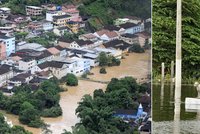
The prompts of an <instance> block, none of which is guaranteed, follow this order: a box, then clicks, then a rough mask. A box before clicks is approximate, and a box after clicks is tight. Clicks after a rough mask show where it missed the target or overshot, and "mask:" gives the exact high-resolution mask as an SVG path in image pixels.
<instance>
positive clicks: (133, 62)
mask: <svg viewBox="0 0 200 134" xmlns="http://www.w3.org/2000/svg"><path fill="white" fill-rule="evenodd" d="M149 53H150V52H146V53H145V54H138V53H131V54H129V56H125V59H122V60H121V65H120V66H114V67H107V68H106V71H107V74H100V73H99V70H100V67H96V68H94V69H92V71H91V72H92V73H94V75H90V76H88V77H89V78H90V79H93V80H99V81H110V80H111V79H112V78H113V77H116V78H122V77H125V76H132V77H134V78H145V77H146V76H147V74H149V73H150V71H151V69H150V54H149Z"/></svg>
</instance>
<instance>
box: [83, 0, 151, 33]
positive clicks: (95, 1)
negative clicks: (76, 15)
mask: <svg viewBox="0 0 200 134" xmlns="http://www.w3.org/2000/svg"><path fill="white" fill-rule="evenodd" d="M82 2H83V4H84V5H82V6H80V8H79V9H80V11H81V12H80V13H81V15H87V16H91V18H90V19H89V23H90V25H91V26H92V27H93V28H95V29H98V28H101V27H102V25H105V24H112V23H113V20H114V19H116V18H118V17H123V16H125V15H132V16H136V17H139V18H143V19H145V18H150V17H151V0H142V1H141V0H82Z"/></svg>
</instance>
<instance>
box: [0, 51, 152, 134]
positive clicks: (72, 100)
mask: <svg viewBox="0 0 200 134" xmlns="http://www.w3.org/2000/svg"><path fill="white" fill-rule="evenodd" d="M150 58H151V55H150V51H147V52H146V53H142V54H136V53H132V54H129V56H125V59H122V60H121V61H122V62H121V65H120V66H117V67H107V68H106V70H107V74H99V69H100V68H99V67H96V68H93V69H92V71H91V72H92V73H94V75H91V76H88V77H89V78H90V79H93V80H98V81H110V80H111V78H113V77H115V78H122V77H125V76H133V77H135V78H144V77H146V76H147V74H149V73H150V71H151V69H150V67H151V65H150ZM66 88H67V89H68V91H66V92H62V93H61V94H60V95H61V99H60V105H61V107H62V110H63V115H62V116H61V117H58V118H43V120H44V121H45V123H48V124H49V125H50V129H51V130H52V131H53V134H61V133H62V132H63V130H64V129H66V130H68V131H71V126H74V125H75V124H76V123H77V122H79V119H78V118H77V116H76V115H75V109H76V108H77V106H78V102H79V101H80V100H81V98H82V97H83V96H84V95H85V94H92V93H93V91H94V90H95V89H104V90H105V88H106V84H101V83H96V82H91V81H83V80H79V85H78V86H77V87H66ZM0 112H3V114H4V115H5V116H6V117H7V118H8V120H9V121H12V122H13V124H14V125H20V126H23V127H25V129H27V130H29V131H31V132H33V134H39V133H41V129H36V128H30V127H27V126H25V125H22V124H20V123H19V121H18V116H14V115H11V114H6V113H5V112H4V111H0Z"/></svg>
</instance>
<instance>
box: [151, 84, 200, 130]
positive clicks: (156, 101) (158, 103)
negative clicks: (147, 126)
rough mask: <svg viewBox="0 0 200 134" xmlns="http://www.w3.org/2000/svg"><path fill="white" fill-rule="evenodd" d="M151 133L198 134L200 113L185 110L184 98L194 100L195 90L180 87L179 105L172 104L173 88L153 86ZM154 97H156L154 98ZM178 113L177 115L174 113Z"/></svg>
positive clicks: (186, 86)
mask: <svg viewBox="0 0 200 134" xmlns="http://www.w3.org/2000/svg"><path fill="white" fill-rule="evenodd" d="M152 90H153V133H155V134H161V133H165V134H178V133H180V134H199V123H200V116H199V115H200V111H194V110H193V111H191V110H187V109H185V98H186V97H191V98H195V97H196V96H197V91H196V88H195V87H194V86H192V85H182V88H181V104H180V103H179V104H176V103H174V90H175V87H174V86H171V85H165V86H164V87H163V88H161V85H153V89H152ZM155 96H156V97H155ZM177 111H178V114H175V112H177Z"/></svg>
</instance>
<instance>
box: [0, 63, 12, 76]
mask: <svg viewBox="0 0 200 134" xmlns="http://www.w3.org/2000/svg"><path fill="white" fill-rule="evenodd" d="M11 67H12V66H9V65H7V64H3V65H1V66H0V75H2V74H5V73H8V72H9V71H10V70H11Z"/></svg>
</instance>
